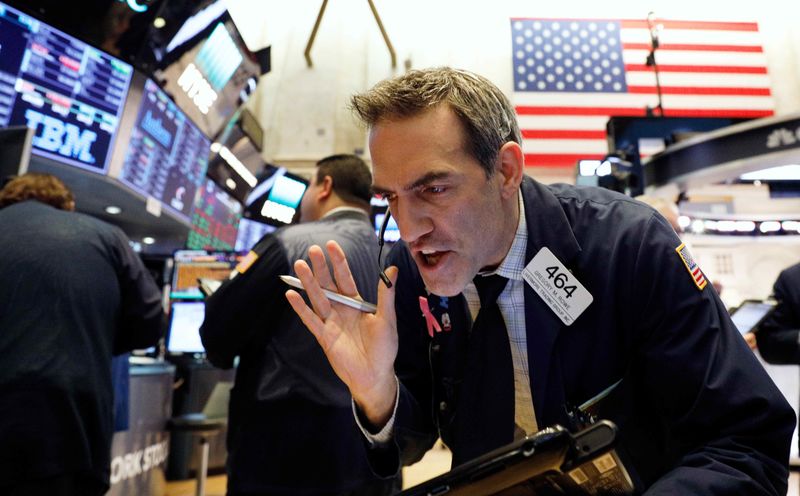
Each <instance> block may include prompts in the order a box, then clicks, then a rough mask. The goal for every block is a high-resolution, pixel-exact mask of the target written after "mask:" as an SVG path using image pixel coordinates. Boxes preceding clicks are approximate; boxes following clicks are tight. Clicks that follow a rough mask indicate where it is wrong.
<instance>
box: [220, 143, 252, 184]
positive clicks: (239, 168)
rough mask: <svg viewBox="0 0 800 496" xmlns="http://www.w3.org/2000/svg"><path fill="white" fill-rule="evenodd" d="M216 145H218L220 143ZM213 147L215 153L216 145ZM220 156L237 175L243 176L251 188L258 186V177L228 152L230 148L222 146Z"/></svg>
mask: <svg viewBox="0 0 800 496" xmlns="http://www.w3.org/2000/svg"><path fill="white" fill-rule="evenodd" d="M214 144H216V145H218V144H219V143H214ZM211 146H212V151H213V146H214V145H211ZM219 156H220V157H222V159H223V160H225V162H227V163H228V165H230V166H231V168H232V169H233V170H235V171H236V173H237V174H239V175H240V176H242V179H244V181H245V182H246V183H247V184H249V185H250V187H251V188H252V187H253V186H255V185H256V183H257V182H258V180H257V179H256V176H254V175H253V173H252V172H250V171H249V170H247V167H245V166H244V164H243V163H242V162H241V161H240V160H239V159H238V158H236V155H234V154H233V152H232V151H230V150H228V147H226V146H222V145H220V147H219Z"/></svg>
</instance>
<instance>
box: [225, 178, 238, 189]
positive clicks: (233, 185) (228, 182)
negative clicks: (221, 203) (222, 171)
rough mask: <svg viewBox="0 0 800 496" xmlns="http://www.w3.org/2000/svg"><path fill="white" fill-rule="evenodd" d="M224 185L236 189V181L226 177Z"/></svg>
mask: <svg viewBox="0 0 800 496" xmlns="http://www.w3.org/2000/svg"><path fill="white" fill-rule="evenodd" d="M225 186H227V187H228V188H229V189H236V181H234V180H233V179H231V178H228V179H226V180H225Z"/></svg>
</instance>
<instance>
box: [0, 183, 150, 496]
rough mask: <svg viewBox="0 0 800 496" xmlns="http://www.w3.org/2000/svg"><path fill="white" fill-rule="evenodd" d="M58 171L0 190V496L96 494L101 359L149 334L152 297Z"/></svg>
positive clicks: (103, 451)
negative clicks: (78, 208) (79, 205)
mask: <svg viewBox="0 0 800 496" xmlns="http://www.w3.org/2000/svg"><path fill="white" fill-rule="evenodd" d="M74 207H75V203H74V201H73V197H72V193H71V192H70V191H69V190H68V189H67V188H66V187H65V186H64V184H63V183H61V181H59V180H58V179H57V178H55V177H53V176H49V175H43V174H27V175H24V176H21V177H19V178H16V179H14V180H12V181H11V182H9V183H8V184H7V185H6V186H5V187H4V188H3V190H2V191H0V280H2V283H0V447H2V448H1V449H0V494H4V495H20V496H22V495H24V496H37V495H47V496H54V495H55V496H77V495H81V496H83V495H88V496H92V495H101V494H105V492H106V491H107V489H108V483H109V469H110V463H111V460H110V451H111V436H112V431H113V419H112V411H113V397H112V389H111V357H112V354H118V353H122V352H125V351H129V350H132V349H136V348H146V347H149V346H152V345H153V344H155V343H156V341H158V338H159V333H160V330H161V329H160V324H161V318H162V307H161V295H160V292H159V290H158V287H156V285H155V283H154V282H153V280H152V278H151V277H150V274H149V273H148V272H147V270H146V269H145V267H144V265H143V264H142V262H141V260H140V259H139V257H138V256H137V255H136V254H135V253H133V251H132V250H131V248H130V246H129V245H128V239H127V238H126V237H125V235H124V234H123V233H122V231H121V230H119V229H118V228H116V227H114V226H111V225H108V224H106V223H104V222H102V221H100V220H97V219H94V218H92V217H89V216H86V215H83V214H79V213H75V212H73V211H72V210H73V209H74Z"/></svg>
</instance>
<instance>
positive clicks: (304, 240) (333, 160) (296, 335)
mask: <svg viewBox="0 0 800 496" xmlns="http://www.w3.org/2000/svg"><path fill="white" fill-rule="evenodd" d="M370 181H371V174H370V172H369V168H368V167H367V166H366V164H365V163H364V162H363V161H362V160H361V159H359V158H358V157H356V156H353V155H334V156H331V157H327V158H325V159H322V160H320V161H319V162H318V163H317V168H316V171H315V175H314V178H313V179H312V181H311V184H310V185H309V187H308V190H307V191H306V193H305V195H304V196H303V200H302V202H301V204H300V211H301V216H300V218H301V222H303V223H301V224H299V225H294V226H290V227H287V228H285V229H280V230H278V231H276V232H275V233H273V234H268V235H267V236H265V237H264V238H262V239H261V240H260V241H259V242H258V243H257V244H256V246H255V247H254V248H253V251H252V252H251V253H250V254H249V255H248V256H247V257H246V258H245V260H244V261H243V262H242V263H241V264H240V265H239V267H238V268H237V270H238V272H239V273H238V275H237V276H236V277H235V278H233V280H230V281H227V282H225V283H224V284H223V285H222V286H221V287H220V288H219V289H218V290H217V291H216V292H215V293H214V294H213V295H212V296H211V297H210V298H209V299H208V301H207V305H206V318H205V322H204V323H203V326H202V328H201V331H200V332H201V335H202V338H203V344H204V345H205V348H206V351H207V352H208V358H209V359H210V360H211V362H212V363H213V364H214V365H216V366H218V367H222V368H230V367H232V366H233V363H234V358H235V357H237V356H238V357H239V358H240V361H239V366H238V369H237V371H236V383H235V387H234V388H233V391H232V392H231V402H230V417H229V418H230V420H229V424H228V462H227V468H228V495H229V496H234V495H235V496H251V495H266V494H270V495H276V494H277V495H281V494H283V495H312V494H313V495H317V494H319V495H322V494H325V495H334V494H336V495H339V494H347V495H350V494H352V495H383V494H390V493H391V491H392V487H393V482H392V481H383V480H380V479H378V478H377V477H376V476H375V475H373V473H372V472H371V470H370V468H369V466H368V463H367V459H366V449H365V447H364V443H363V440H362V438H361V433H360V432H359V430H358V428H357V426H356V423H355V421H354V419H353V413H352V407H351V403H350V393H349V391H348V390H347V387H346V386H345V385H344V383H342V381H341V380H339V378H338V377H337V376H336V374H335V373H334V371H333V370H332V369H331V367H330V365H329V364H328V361H327V360H326V358H325V354H324V353H323V351H322V349H321V348H320V346H319V345H318V344H317V342H316V341H315V340H314V337H313V336H312V335H311V334H309V333H308V331H306V330H305V329H304V326H303V324H302V322H300V319H298V318H297V315H295V313H294V312H293V311H292V309H291V308H289V305H288V304H287V303H286V300H285V298H284V297H283V293H284V291H285V290H286V288H287V286H286V285H285V284H284V283H283V282H281V280H280V279H279V278H278V276H280V275H282V274H293V271H292V266H291V261H293V260H296V259H297V258H304V257H305V253H306V252H307V251H308V248H309V246H311V245H313V244H315V243H324V242H325V241H327V240H329V239H334V240H336V241H337V242H338V243H339V244H340V245H341V246H342V247H343V248H344V251H345V253H346V254H347V259H348V262H349V264H350V266H351V267H352V268H353V277H354V279H351V280H350V282H351V283H353V284H355V285H356V286H357V287H358V289H359V292H360V294H362V295H363V296H364V298H365V299H366V300H370V301H375V297H376V282H377V278H378V254H377V249H378V244H377V239H376V237H375V230H374V228H373V227H372V224H371V222H370V218H369V208H370V206H369V202H370V198H371V192H370Z"/></svg>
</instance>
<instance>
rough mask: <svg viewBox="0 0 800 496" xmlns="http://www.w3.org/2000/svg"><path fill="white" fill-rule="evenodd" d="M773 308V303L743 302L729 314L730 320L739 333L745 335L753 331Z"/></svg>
mask: <svg viewBox="0 0 800 496" xmlns="http://www.w3.org/2000/svg"><path fill="white" fill-rule="evenodd" d="M774 307H775V302H774V301H745V302H743V303H742V304H741V305H739V307H738V308H737V309H736V310H735V311H734V312H733V313H732V314H731V320H732V321H733V323H734V325H735V326H736V329H738V330H739V332H740V333H742V334H747V333H748V332H750V331H753V330H755V327H756V326H758V324H760V323H761V321H762V320H764V318H765V317H766V316H767V314H769V312H770V311H771V310H772V309H773V308H774Z"/></svg>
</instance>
